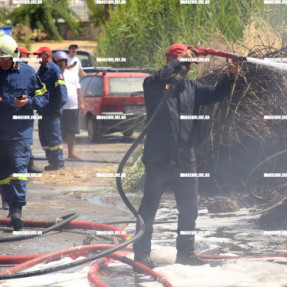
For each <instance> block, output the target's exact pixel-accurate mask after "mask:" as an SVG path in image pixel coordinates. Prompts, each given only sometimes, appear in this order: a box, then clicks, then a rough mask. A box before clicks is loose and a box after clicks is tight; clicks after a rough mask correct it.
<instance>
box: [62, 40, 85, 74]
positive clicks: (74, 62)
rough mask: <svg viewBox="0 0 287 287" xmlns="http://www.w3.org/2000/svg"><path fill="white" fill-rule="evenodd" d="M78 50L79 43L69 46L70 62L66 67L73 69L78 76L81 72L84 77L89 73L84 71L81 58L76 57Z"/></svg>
mask: <svg viewBox="0 0 287 287" xmlns="http://www.w3.org/2000/svg"><path fill="white" fill-rule="evenodd" d="M77 50H78V45H76V44H71V45H70V46H69V56H68V64H67V67H66V69H68V70H70V71H72V72H73V73H75V74H76V75H77V76H79V74H80V75H81V76H82V77H84V76H86V75H87V73H86V72H84V71H83V68H82V64H81V61H80V60H79V58H77V57H76V54H77Z"/></svg>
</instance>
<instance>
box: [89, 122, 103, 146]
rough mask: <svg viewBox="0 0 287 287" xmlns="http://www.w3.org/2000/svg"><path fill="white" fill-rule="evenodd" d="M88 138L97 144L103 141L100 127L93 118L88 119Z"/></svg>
mask: <svg viewBox="0 0 287 287" xmlns="http://www.w3.org/2000/svg"><path fill="white" fill-rule="evenodd" d="M88 138H89V140H90V141H91V142H96V141H99V140H100V139H101V129H100V125H99V123H98V122H97V121H95V120H94V119H93V118H92V117H90V118H89V119H88Z"/></svg>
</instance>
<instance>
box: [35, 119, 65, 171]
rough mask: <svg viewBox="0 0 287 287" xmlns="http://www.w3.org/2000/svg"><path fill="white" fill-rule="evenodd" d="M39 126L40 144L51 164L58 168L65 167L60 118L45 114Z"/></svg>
mask: <svg viewBox="0 0 287 287" xmlns="http://www.w3.org/2000/svg"><path fill="white" fill-rule="evenodd" d="M38 125H39V138H40V143H41V146H42V148H43V150H45V153H46V158H47V159H48V162H49V164H50V165H53V166H58V167H61V166H64V164H65V160H64V158H63V142H62V133H61V119H60V117H54V116H53V115H46V114H45V115H43V118H42V119H41V120H39V123H38Z"/></svg>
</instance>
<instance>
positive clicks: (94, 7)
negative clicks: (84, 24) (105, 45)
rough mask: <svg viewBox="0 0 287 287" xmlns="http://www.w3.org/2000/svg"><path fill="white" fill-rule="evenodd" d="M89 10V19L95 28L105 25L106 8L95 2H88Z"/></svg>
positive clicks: (92, 0) (90, 0)
mask: <svg viewBox="0 0 287 287" xmlns="http://www.w3.org/2000/svg"><path fill="white" fill-rule="evenodd" d="M86 3H87V6H88V8H89V19H90V21H91V22H92V23H93V25H94V26H95V27H98V26H100V25H102V24H104V23H105V6H104V5H102V4H96V3H95V1H94V0H86Z"/></svg>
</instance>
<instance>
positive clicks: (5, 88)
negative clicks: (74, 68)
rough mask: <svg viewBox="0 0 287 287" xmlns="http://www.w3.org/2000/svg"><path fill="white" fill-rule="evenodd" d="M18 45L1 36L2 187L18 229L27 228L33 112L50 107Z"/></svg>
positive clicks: (43, 89) (0, 136)
mask: <svg viewBox="0 0 287 287" xmlns="http://www.w3.org/2000/svg"><path fill="white" fill-rule="evenodd" d="M18 57H19V52H18V48H17V43H16V42H15V40H14V39H13V38H12V37H10V36H8V35H5V36H3V35H2V36H0V123H1V124H0V186H1V193H3V196H4V198H5V200H6V201H7V202H8V205H9V216H11V222H12V224H13V226H14V229H15V230H20V229H22V227H23V220H22V206H23V205H25V204H26V192H27V187H26V184H27V166H28V163H29V160H30V157H31V148H30V145H31V142H32V133H33V123H34V120H33V110H34V109H35V110H40V109H43V108H44V107H45V106H46V105H47V104H48V100H49V98H48V92H47V90H46V87H45V85H44V84H42V83H41V82H40V79H39V77H37V75H36V73H35V71H34V69H33V68H31V67H30V66H28V65H26V64H24V63H22V62H19V61H18V60H16V58H18Z"/></svg>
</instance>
